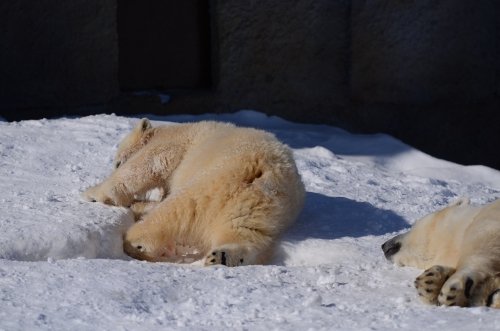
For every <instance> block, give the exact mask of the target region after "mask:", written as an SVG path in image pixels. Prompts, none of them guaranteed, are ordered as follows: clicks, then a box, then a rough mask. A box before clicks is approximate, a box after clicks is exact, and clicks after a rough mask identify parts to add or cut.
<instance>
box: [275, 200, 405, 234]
mask: <svg viewBox="0 0 500 331" xmlns="http://www.w3.org/2000/svg"><path fill="white" fill-rule="evenodd" d="M409 227H410V225H409V224H408V222H406V221H405V220H404V219H403V218H402V217H401V216H399V215H397V214H396V213H394V212H393V211H391V210H384V209H380V208H377V207H375V206H373V205H372V204H370V203H368V202H359V201H355V200H351V199H347V198H343V197H329V196H326V195H323V194H318V193H313V192H307V195H306V200H305V205H304V209H303V210H302V212H301V214H300V215H299V217H298V219H297V221H296V223H295V224H294V225H293V226H292V227H291V228H290V229H289V230H288V231H287V233H286V235H285V237H286V239H287V240H293V241H296V240H297V241H300V240H304V239H307V238H317V239H336V238H341V237H363V236H368V235H374V236H377V235H383V234H386V233H390V232H396V231H400V230H403V229H407V228H409Z"/></svg>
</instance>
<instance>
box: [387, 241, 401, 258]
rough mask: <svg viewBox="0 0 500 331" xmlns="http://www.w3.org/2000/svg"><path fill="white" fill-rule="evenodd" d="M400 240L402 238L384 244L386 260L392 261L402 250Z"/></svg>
mask: <svg viewBox="0 0 500 331" xmlns="http://www.w3.org/2000/svg"><path fill="white" fill-rule="evenodd" d="M399 238H400V236H396V237H394V238H392V239H390V240H388V241H386V242H385V243H383V244H382V250H383V251H384V255H385V258H386V259H387V260H389V261H392V257H393V256H394V255H395V254H396V253H398V252H399V250H400V249H401V242H400V241H399Z"/></svg>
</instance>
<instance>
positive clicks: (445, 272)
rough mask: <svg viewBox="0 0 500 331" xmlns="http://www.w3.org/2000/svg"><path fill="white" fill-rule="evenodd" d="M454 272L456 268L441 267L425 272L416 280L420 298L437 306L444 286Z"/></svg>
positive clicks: (437, 266)
mask: <svg viewBox="0 0 500 331" xmlns="http://www.w3.org/2000/svg"><path fill="white" fill-rule="evenodd" d="M454 272H455V269H454V268H450V267H445V266H440V265H435V266H432V267H430V268H429V269H427V270H425V271H424V272H423V273H422V274H421V275H420V276H418V277H417V279H415V287H416V289H417V292H418V295H419V296H420V298H421V299H422V300H423V301H424V302H426V303H428V304H432V305H436V304H437V303H438V296H439V293H440V292H441V288H442V287H443V284H444V283H445V282H446V281H447V280H448V278H450V276H451V275H452V274H453V273H454Z"/></svg>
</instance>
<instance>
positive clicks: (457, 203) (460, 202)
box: [450, 197, 470, 207]
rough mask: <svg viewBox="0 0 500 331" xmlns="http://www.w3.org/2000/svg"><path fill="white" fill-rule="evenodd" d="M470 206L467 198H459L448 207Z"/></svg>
mask: <svg viewBox="0 0 500 331" xmlns="http://www.w3.org/2000/svg"><path fill="white" fill-rule="evenodd" d="M469 204H470V199H469V198H466V197H464V198H460V199H458V200H457V201H455V202H453V203H452V204H451V205H450V207H453V206H468V205H469Z"/></svg>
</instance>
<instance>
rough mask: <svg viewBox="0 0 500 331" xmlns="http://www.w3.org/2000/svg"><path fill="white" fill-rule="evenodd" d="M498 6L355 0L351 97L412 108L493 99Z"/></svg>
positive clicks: (490, 2) (486, 1) (482, 1)
mask: <svg viewBox="0 0 500 331" xmlns="http://www.w3.org/2000/svg"><path fill="white" fill-rule="evenodd" d="M499 8H500V3H499V2H498V1H494V0H478V1H473V0H460V1H457V0H418V1H415V0H414V1H393V0H374V1H373V0H372V1H366V0H353V10H352V58H351V63H352V95H353V98H354V99H355V100H357V101H361V102H365V103H389V104H413V105H416V104H424V105H425V104H427V105H428V104H436V103H442V102H445V103H448V104H450V103H454V104H462V103H471V102H478V101H483V100H484V99H487V98H491V97H492V96H494V95H495V93H496V86H495V85H496V82H495V80H496V74H497V73H496V72H495V70H494V68H495V67H498V63H499V58H498V55H499V53H498V48H497V47H498V46H495V44H496V42H497V40H498V33H497V31H498V27H499V26H500V25H499V23H498V22H499V16H498V15H499V14H500V11H499Z"/></svg>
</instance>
